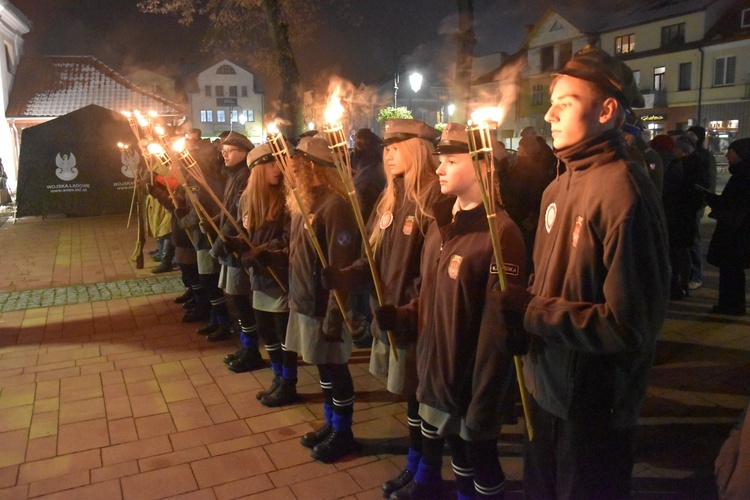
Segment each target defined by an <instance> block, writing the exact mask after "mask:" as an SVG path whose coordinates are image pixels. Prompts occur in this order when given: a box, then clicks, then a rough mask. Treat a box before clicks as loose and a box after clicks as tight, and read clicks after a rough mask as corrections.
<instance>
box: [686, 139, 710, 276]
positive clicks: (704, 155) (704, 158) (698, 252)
mask: <svg viewBox="0 0 750 500" xmlns="http://www.w3.org/2000/svg"><path fill="white" fill-rule="evenodd" d="M687 135H688V137H690V138H691V139H692V140H693V142H695V153H694V154H695V156H696V157H698V159H699V161H700V164H701V166H702V167H703V169H704V171H705V175H706V182H707V185H706V186H704V187H706V188H708V190H709V191H710V192H712V193H715V192H716V158H714V155H713V153H711V151H709V150H708V149H706V148H705V147H704V143H705V141H706V129H705V128H703V127H701V126H698V125H694V126H692V127H690V128H689V129H687ZM705 209H706V203H705V201H704V203H703V204H702V205H701V209H700V210H698V214H697V216H696V217H695V227H696V231H695V239H694V240H693V245H692V246H691V247H690V282H689V283H688V286H689V288H690V289H691V290H695V289H697V288H700V287H701V285H702V284H703V257H702V255H703V246H702V244H701V232H700V225H701V219H702V218H703V215H704V213H705Z"/></svg>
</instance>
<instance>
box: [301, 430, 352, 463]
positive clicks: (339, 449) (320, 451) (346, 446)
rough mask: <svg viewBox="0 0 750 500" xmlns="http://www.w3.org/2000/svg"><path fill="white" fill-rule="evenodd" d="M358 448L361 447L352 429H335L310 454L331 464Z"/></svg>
mask: <svg viewBox="0 0 750 500" xmlns="http://www.w3.org/2000/svg"><path fill="white" fill-rule="evenodd" d="M357 448H359V445H358V444H357V442H356V441H355V440H354V434H352V430H351V429H345V430H344V429H342V430H338V429H334V430H333V431H332V432H331V434H329V435H328V437H327V438H326V440H325V441H323V442H322V443H320V444H317V445H315V448H313V451H312V453H311V454H310V455H311V456H312V457H313V458H314V459H315V460H319V461H321V462H323V463H324V464H330V463H332V462H335V461H336V460H338V459H340V458H343V457H345V456H347V455H348V454H350V453H352V452H353V451H355V450H357Z"/></svg>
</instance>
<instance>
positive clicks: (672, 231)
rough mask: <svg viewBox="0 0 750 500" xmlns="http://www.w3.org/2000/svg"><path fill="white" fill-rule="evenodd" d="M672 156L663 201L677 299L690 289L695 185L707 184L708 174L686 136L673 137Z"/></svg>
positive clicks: (698, 196)
mask: <svg viewBox="0 0 750 500" xmlns="http://www.w3.org/2000/svg"><path fill="white" fill-rule="evenodd" d="M674 155H675V159H674V160H672V162H671V163H670V164H669V165H668V167H667V171H666V174H665V178H664V180H665V182H664V190H663V191H662V202H663V204H664V215H665V217H666V219H667V230H668V232H669V260H670V264H671V267H672V285H671V294H670V297H671V298H672V300H680V299H682V298H685V297H687V296H688V295H689V294H690V293H689V287H688V282H689V280H690V247H691V246H692V244H693V241H695V232H696V231H697V227H696V225H695V217H696V214H697V212H698V210H699V209H700V208H701V205H702V204H703V199H704V198H703V193H702V192H701V191H699V190H698V189H696V187H695V186H696V185H699V186H702V187H704V188H705V187H706V186H707V184H708V176H707V175H706V174H705V171H704V169H703V167H702V166H701V163H700V160H699V158H698V157H697V156H696V155H695V145H694V144H693V142H692V140H691V139H690V138H689V137H688V136H686V135H683V136H679V137H677V139H676V141H675V149H674Z"/></svg>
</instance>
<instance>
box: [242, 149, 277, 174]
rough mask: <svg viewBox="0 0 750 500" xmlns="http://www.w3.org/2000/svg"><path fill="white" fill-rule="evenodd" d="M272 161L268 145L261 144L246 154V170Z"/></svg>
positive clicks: (271, 152) (271, 153)
mask: <svg viewBox="0 0 750 500" xmlns="http://www.w3.org/2000/svg"><path fill="white" fill-rule="evenodd" d="M272 161H274V158H273V151H271V146H270V145H269V144H268V143H265V144H261V145H260V146H258V147H257V148H254V149H253V150H252V151H250V152H249V153H248V154H247V168H249V169H250V170H252V169H253V167H255V166H256V165H261V164H263V163H271V162H272Z"/></svg>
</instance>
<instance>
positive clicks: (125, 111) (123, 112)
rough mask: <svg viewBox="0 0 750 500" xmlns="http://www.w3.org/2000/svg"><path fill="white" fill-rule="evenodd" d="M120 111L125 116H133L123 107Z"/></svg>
mask: <svg viewBox="0 0 750 500" xmlns="http://www.w3.org/2000/svg"><path fill="white" fill-rule="evenodd" d="M120 113H122V114H123V116H125V117H126V118H130V117H131V116H133V113H131V112H130V111H127V110H124V109H123V110H122V111H120Z"/></svg>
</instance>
